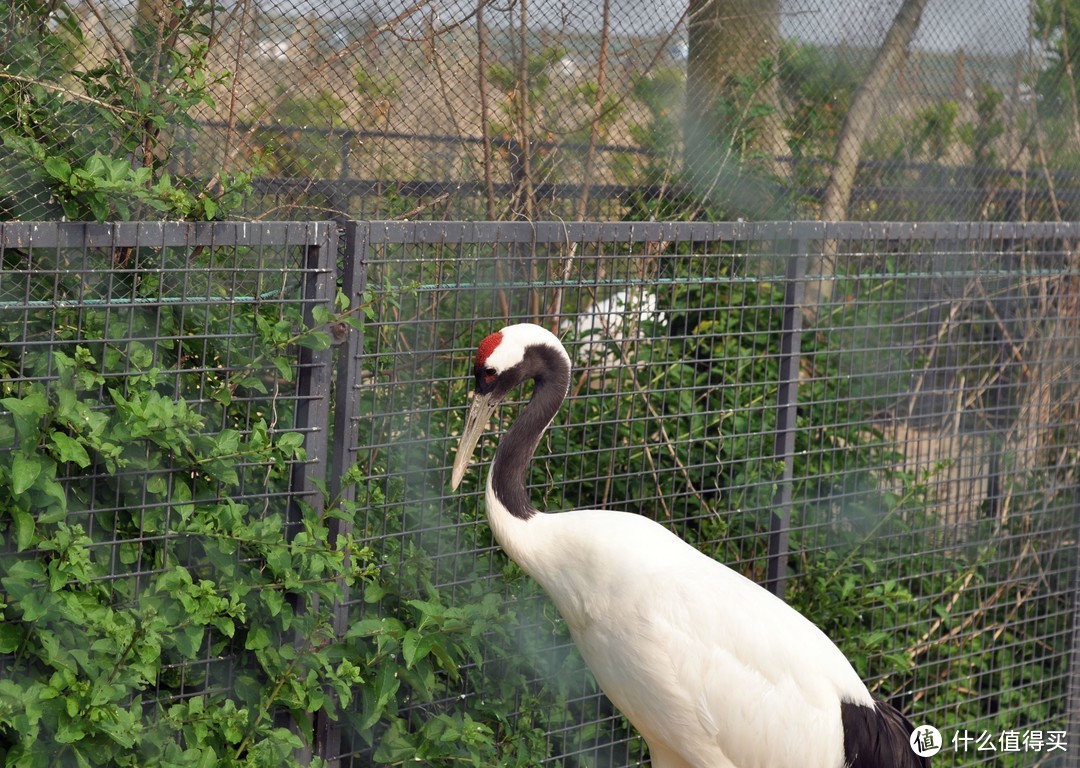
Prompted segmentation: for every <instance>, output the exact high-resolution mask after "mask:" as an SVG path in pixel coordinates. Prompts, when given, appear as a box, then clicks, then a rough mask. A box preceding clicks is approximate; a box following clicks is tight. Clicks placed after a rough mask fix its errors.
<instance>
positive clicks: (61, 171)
mask: <svg viewBox="0 0 1080 768" xmlns="http://www.w3.org/2000/svg"><path fill="white" fill-rule="evenodd" d="M42 167H43V168H44V169H45V173H47V174H49V175H50V176H52V177H53V178H54V179H56V180H57V181H61V182H63V183H64V184H67V183H68V182H69V180H70V179H71V166H70V165H69V164H68V162H67V160H65V159H64V158H62V157H57V156H56V155H52V156H50V157H47V158H45V162H44V163H42Z"/></svg>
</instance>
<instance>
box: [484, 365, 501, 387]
mask: <svg viewBox="0 0 1080 768" xmlns="http://www.w3.org/2000/svg"><path fill="white" fill-rule="evenodd" d="M498 377H499V374H498V372H497V371H496V370H495V369H494V368H485V369H484V382H485V383H487V384H490V383H491V382H493V381H495V379H497V378H498Z"/></svg>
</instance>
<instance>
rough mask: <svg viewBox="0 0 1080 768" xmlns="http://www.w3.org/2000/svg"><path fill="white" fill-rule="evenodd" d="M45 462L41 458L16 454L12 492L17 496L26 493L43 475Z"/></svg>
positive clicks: (12, 467) (13, 465)
mask: <svg viewBox="0 0 1080 768" xmlns="http://www.w3.org/2000/svg"><path fill="white" fill-rule="evenodd" d="M43 463H44V461H43V459H42V458H41V457H40V456H26V455H25V454H22V453H16V454H15V456H14V457H13V458H12V461H11V492H12V494H13V495H15V496H21V495H22V494H24V493H26V492H27V491H28V490H29V489H30V488H31V487H33V485H34V482H35V481H36V480H37V479H38V477H39V476H40V475H41V470H42V465H43Z"/></svg>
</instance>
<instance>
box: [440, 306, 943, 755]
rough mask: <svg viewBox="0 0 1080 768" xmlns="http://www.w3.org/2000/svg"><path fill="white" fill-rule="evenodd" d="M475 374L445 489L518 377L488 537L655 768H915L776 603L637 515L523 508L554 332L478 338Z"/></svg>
mask: <svg viewBox="0 0 1080 768" xmlns="http://www.w3.org/2000/svg"><path fill="white" fill-rule="evenodd" d="M475 376H476V392H475V394H474V398H473V401H472V405H471V407H470V409H469V412H468V415H467V417H466V421H465V427H464V431H463V433H462V436H461V444H460V446H459V449H458V453H457V456H456V457H455V460H454V466H453V475H452V485H453V487H454V488H457V487H458V485H459V484H460V482H461V480H462V478H463V476H464V474H465V470H466V469H467V468H468V465H469V461H470V458H471V456H472V453H473V450H474V448H475V447H476V444H477V442H478V441H479V439H480V436H481V435H482V434H483V432H484V430H485V429H486V426H487V423H488V421H489V419H490V418H491V415H492V414H493V413H494V411H495V410H496V408H497V407H498V405H499V403H500V402H501V401H502V400H503V398H504V397H505V396H506V395H507V394H508V393H509V392H510V391H511V390H513V389H515V388H516V387H517V386H518V385H519V384H521V383H522V382H524V381H526V380H527V379H532V380H533V381H534V387H533V393H532V397H531V399H530V401H529V404H528V405H527V406H526V408H525V409H524V410H523V411H522V412H521V414H520V415H519V416H518V417H517V419H516V420H515V422H514V424H513V425H512V426H511V427H510V429H509V431H508V432H507V434H506V435H504V436H503V438H502V439H501V440H500V441H499V444H498V448H497V449H496V453H495V460H494V463H493V465H492V468H491V471H490V472H489V474H488V478H487V491H486V505H487V514H488V519H489V521H490V524H491V528H492V532H493V533H494V535H495V538H496V540H497V541H498V542H499V545H500V546H501V547H502V548H503V549H504V550H505V551H506V553H507V555H509V556H510V557H511V558H512V559H513V560H514V561H515V562H516V563H518V565H520V566H521V567H522V569H524V570H525V571H526V573H528V574H529V575H530V576H531V577H532V578H534V579H536V581H537V582H539V583H540V585H541V586H542V587H543V588H544V589H545V590H546V591H547V593H548V595H550V597H551V599H552V600H553V602H554V603H555V606H556V608H558V610H559V613H560V614H561V615H562V617H563V619H564V620H565V621H566V624H567V626H568V627H569V629H570V634H571V636H572V637H573V639H574V642H575V643H576V645H577V647H578V649H579V650H580V651H581V655H582V656H583V657H584V659H585V662H586V663H587V664H588V666H589V668H590V669H591V670H592V672H593V674H594V675H595V677H596V679H597V682H599V684H600V687H601V689H602V690H603V691H604V693H605V694H606V695H607V696H608V698H609V699H611V701H612V702H613V703H614V704H615V706H616V707H618V708H619V709H620V710H621V711H622V713H623V714H624V715H626V717H627V719H628V720H629V721H630V722H631V723H632V724H633V725H634V727H635V728H637V730H638V731H639V732H640V734H641V736H642V738H644V740H645V742H646V743H647V744H648V746H649V755H650V757H651V761H652V765H653V766H654V768H928V766H929V765H930V763H929V759H928V758H923V757H920V756H919V755H917V754H916V752H915V751H914V750H913V749H912V747H911V746H910V744H909V740H910V738H911V735H912V731H913V729H912V726H911V724H910V723H909V722H908V721H907V720H906V719H905V718H904V716H903V715H902V714H900V712H899V711H897V710H896V709H895V708H893V707H892V706H891V705H889V704H888V703H886V702H883V701H880V700H876V699H875V698H874V697H873V696H872V695H871V694H870V692H869V690H868V689H867V687H866V685H864V684H863V682H862V680H860V679H859V676H858V674H857V673H856V672H855V670H854V669H853V668H852V666H851V664H850V663H849V662H848V660H847V659H846V658H845V657H844V655H843V654H842V653H841V652H840V650H839V649H838V648H837V647H836V646H835V645H834V644H833V643H832V641H830V640H829V638H828V637H826V636H825V634H824V633H823V632H822V631H821V630H820V629H818V628H817V627H816V626H815V625H814V624H813V623H811V622H810V621H809V620H808V619H806V618H805V617H804V616H802V615H801V614H800V613H798V612H797V611H795V610H794V609H793V608H791V607H790V606H788V605H787V604H786V603H785V602H783V601H782V600H780V599H779V598H777V597H776V596H775V595H773V594H771V593H770V592H768V591H767V590H765V589H763V588H762V587H760V586H759V585H757V584H755V583H754V582H752V581H750V580H749V579H747V578H745V577H744V576H742V575H740V574H738V573H736V572H735V571H733V570H731V569H730V568H727V567H726V566H724V565H722V564H720V563H719V562H717V561H715V560H713V559H711V558H709V557H707V556H706V555H704V554H702V553H701V552H699V551H698V550H696V549H694V548H693V547H692V546H690V545H689V544H687V543H686V542H684V541H683V540H682V539H680V538H679V537H678V536H676V535H675V534H674V533H672V532H671V531H669V530H668V529H666V528H664V527H663V526H661V525H659V524H658V523H656V522H654V521H652V520H650V519H648V518H646V517H643V516H640V515H634V514H628V513H624V512H615V511H611V510H604V509H575V510H571V511H568V512H559V513H543V512H540V511H538V510H537V509H536V508H535V507H534V506H533V505H532V503H531V502H530V500H529V494H528V490H527V488H526V486H525V476H526V472H527V470H528V467H529V464H530V463H531V462H532V458H533V454H534V452H535V450H536V446H537V444H538V443H539V440H540V437H541V435H542V434H543V433H544V431H545V430H546V429H547V427H548V425H549V424H550V423H551V421H552V419H553V418H554V416H555V414H556V412H557V411H558V409H559V407H560V406H561V404H562V402H563V400H564V399H565V397H566V394H567V391H568V387H569V383H570V358H569V356H568V355H567V353H566V350H565V349H564V348H563V346H562V344H561V343H560V342H559V340H558V339H557V338H556V337H555V336H554V334H552V333H550V332H549V331H547V330H546V329H544V328H541V327H540V326H537V325H531V324H520V325H511V326H508V327H506V328H503V329H502V330H501V331H498V332H496V333H493V334H491V335H490V336H488V337H487V338H485V339H484V340H483V341H482V342H481V344H480V347H479V350H478V352H477V355H476V362H475Z"/></svg>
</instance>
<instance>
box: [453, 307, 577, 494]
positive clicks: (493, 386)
mask: <svg viewBox="0 0 1080 768" xmlns="http://www.w3.org/2000/svg"><path fill="white" fill-rule="evenodd" d="M534 349H535V350H540V349H542V350H545V351H546V352H548V353H551V352H553V351H554V352H555V353H556V354H558V355H559V356H561V357H562V358H564V359H565V361H566V367H567V368H569V357H567V355H566V350H564V349H563V346H562V344H561V343H560V342H559V339H558V338H557V337H556V336H555V335H554V334H553V333H551V332H550V331H548V330H547V329H546V328H542V327H541V326H539V325H533V324H531V323H521V324H519V325H510V326H507V327H506V328H503V329H502V330H501V331H496V332H495V333H493V334H491V335H489V336H487V337H485V338H484V340H483V341H481V342H480V347H479V348H478V349H477V351H476V359H475V362H474V364H473V373H474V375H475V377H476V389H475V391H474V392H473V399H472V404H471V405H470V406H469V412H468V414H467V415H466V416H465V426H464V428H463V429H462V432H461V442H460V443H459V444H458V450H457V455H456V456H455V457H454V466H453V471H452V473H451V476H450V487H451V488H454V489H456V488H457V487H458V485H460V483H461V480H462V478H463V477H464V476H465V470H467V469H468V468H469V461H470V459H471V458H472V455H473V451H474V450H475V449H476V444H477V443H478V442H480V436H481V435H482V434H483V433H484V430H485V429H486V428H487V425H488V422H489V421H490V420H491V416H492V414H494V413H495V411H496V410H497V409H498V407H499V404H500V403H501V402H502V401H503V398H505V397H506V395H507V394H508V393H509V392H510V391H511V390H513V389H514V388H515V387H517V386H518V385H519V384H520V383H521V382H523V381H524V380H525V379H529V378H537V377H540V376H543V375H545V373H546V371H545V370H544V368H545V366H544V356H543V355H536V354H530V350H534ZM564 394H565V389H564Z"/></svg>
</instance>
